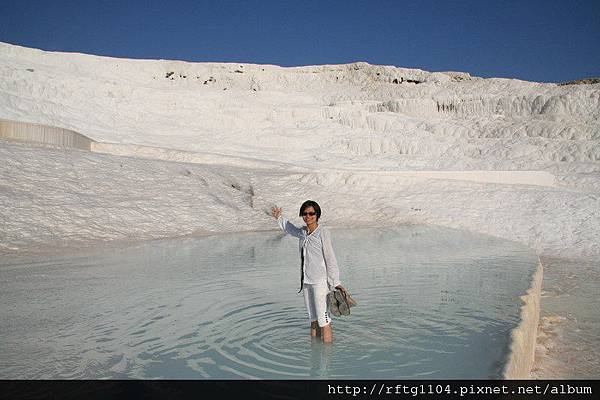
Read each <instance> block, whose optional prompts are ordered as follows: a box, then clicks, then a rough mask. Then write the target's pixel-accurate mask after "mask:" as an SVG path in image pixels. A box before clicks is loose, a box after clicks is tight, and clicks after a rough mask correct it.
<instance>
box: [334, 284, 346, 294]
mask: <svg viewBox="0 0 600 400" xmlns="http://www.w3.org/2000/svg"><path fill="white" fill-rule="evenodd" d="M335 288H336V289H339V290H341V291H342V292H344V293H345V292H346V288H345V287H343V286H342V285H337V286H336V287H335Z"/></svg>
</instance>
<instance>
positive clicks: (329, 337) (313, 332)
mask: <svg viewBox="0 0 600 400" xmlns="http://www.w3.org/2000/svg"><path fill="white" fill-rule="evenodd" d="M310 336H312V337H322V338H323V343H331V342H332V341H333V328H332V327H331V324H329V325H325V326H324V327H322V328H319V323H318V322H317V321H312V322H311V323H310Z"/></svg>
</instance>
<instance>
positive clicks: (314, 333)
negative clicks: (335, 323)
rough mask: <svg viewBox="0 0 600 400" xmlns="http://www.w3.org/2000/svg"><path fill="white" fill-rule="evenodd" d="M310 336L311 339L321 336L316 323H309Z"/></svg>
mask: <svg viewBox="0 0 600 400" xmlns="http://www.w3.org/2000/svg"><path fill="white" fill-rule="evenodd" d="M310 336H312V337H319V336H321V329H320V328H319V323H318V322H317V321H311V322H310Z"/></svg>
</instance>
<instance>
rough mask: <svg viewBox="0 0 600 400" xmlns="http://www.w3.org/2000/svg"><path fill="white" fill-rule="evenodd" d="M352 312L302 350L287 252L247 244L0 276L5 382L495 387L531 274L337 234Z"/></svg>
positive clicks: (411, 237)
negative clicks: (475, 383)
mask: <svg viewBox="0 0 600 400" xmlns="http://www.w3.org/2000/svg"><path fill="white" fill-rule="evenodd" d="M332 235H333V245H334V247H335V252H336V255H337V256H338V261H339V263H340V266H341V278H342V282H343V284H345V285H346V286H347V287H348V288H349V289H350V290H351V292H352V294H353V295H354V296H356V298H357V300H358V301H359V306H358V307H356V308H353V309H352V315H350V316H348V317H341V318H336V319H334V322H333V325H334V338H335V339H334V343H333V344H331V345H325V344H323V343H322V342H320V341H319V340H317V339H311V338H310V336H309V323H308V321H307V320H306V310H305V309H304V303H303V300H302V295H301V294H297V293H296V289H297V283H298V282H297V265H298V254H297V242H296V241H295V239H293V238H291V237H289V236H284V235H282V234H281V233H265V232H260V233H247V234H232V235H220V236H213V237H204V238H195V239H180V240H169V241H167V240H165V241H155V242H149V243H144V244H141V245H138V246H133V247H127V248H123V249H118V250H115V249H111V250H110V251H108V252H104V253H101V252H97V253H93V254H92V253H87V254H81V255H80V256H77V257H69V258H62V259H60V258H57V259H53V260H47V261H42V262H38V263H27V264H22V265H11V266H2V267H0V281H1V282H2V284H1V286H0V288H1V290H0V301H1V302H2V304H3V307H2V308H1V310H0V318H1V319H2V321H3V329H2V330H1V331H0V340H1V343H2V347H1V348H0V359H1V360H2V368H1V369H0V378H8V379H13V378H41V379H48V378H56V379H86V378H88V379H89V378H92V379H104V378H171V379H202V378H205V379H215V378H218V379H235V378H238V379H239V378H249V379H252V378H261V379H263V378H264V379H301V378H313V379H325V378H333V379H356V378H362V379H370V378H380V379H396V378H423V379H461V378H474V379H478V378H498V377H500V376H501V373H502V369H503V367H504V365H505V363H506V357H507V354H508V348H509V339H510V331H511V330H512V329H513V328H515V327H516V326H517V324H518V322H519V309H520V305H521V302H520V299H519V296H520V295H523V294H524V293H525V291H526V290H527V288H528V287H529V283H530V279H531V275H532V273H533V271H534V270H535V268H536V266H537V257H536V256H535V254H534V253H533V252H532V251H530V250H528V249H526V248H524V247H522V246H520V245H518V244H515V243H512V242H507V241H503V240H499V239H495V238H492V237H487V236H481V235H475V234H470V233H466V232H460V231H456V230H450V229H439V228H425V227H401V228H395V229H352V230H333V231H332Z"/></svg>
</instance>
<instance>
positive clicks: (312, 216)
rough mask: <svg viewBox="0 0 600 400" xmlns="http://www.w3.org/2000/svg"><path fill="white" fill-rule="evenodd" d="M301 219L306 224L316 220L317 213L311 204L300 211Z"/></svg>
mask: <svg viewBox="0 0 600 400" xmlns="http://www.w3.org/2000/svg"><path fill="white" fill-rule="evenodd" d="M302 219H303V220H304V223H305V224H306V225H310V224H313V223H315V222H317V213H316V212H315V209H314V208H313V207H312V206H309V207H306V208H305V209H304V212H303V213H302Z"/></svg>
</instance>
